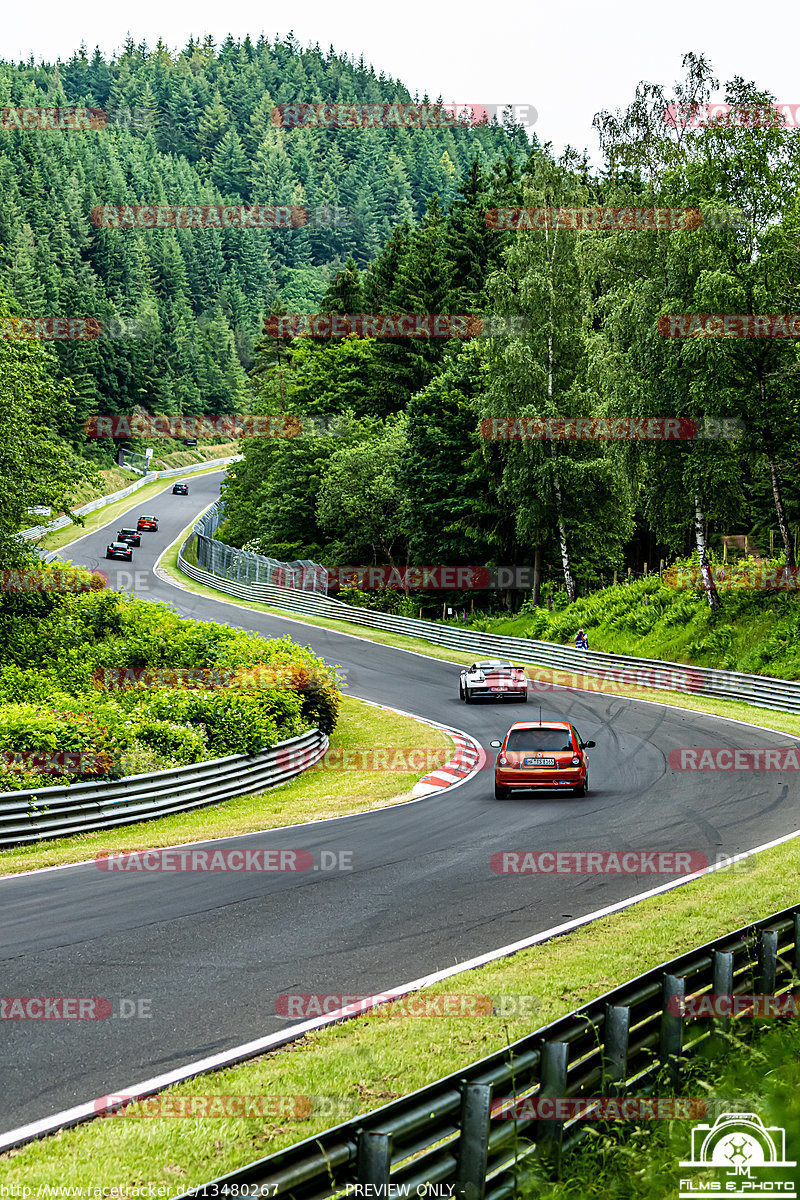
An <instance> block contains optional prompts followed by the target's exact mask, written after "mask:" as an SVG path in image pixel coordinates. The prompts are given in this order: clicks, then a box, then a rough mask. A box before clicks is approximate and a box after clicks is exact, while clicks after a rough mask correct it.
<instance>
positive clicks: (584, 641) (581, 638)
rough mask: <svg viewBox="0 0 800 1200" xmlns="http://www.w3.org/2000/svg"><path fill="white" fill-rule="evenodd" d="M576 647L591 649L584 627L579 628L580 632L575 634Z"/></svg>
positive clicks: (577, 648) (578, 648)
mask: <svg viewBox="0 0 800 1200" xmlns="http://www.w3.org/2000/svg"><path fill="white" fill-rule="evenodd" d="M575 649H576V650H588V649H589V639H588V637H587V636H586V634H585V633H584V631H583V630H582V629H579V630H578V632H577V633H576V634H575Z"/></svg>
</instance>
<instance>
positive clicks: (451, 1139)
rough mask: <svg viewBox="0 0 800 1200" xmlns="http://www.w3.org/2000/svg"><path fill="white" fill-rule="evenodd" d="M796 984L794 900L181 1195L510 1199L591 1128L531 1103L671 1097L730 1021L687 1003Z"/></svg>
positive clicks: (799, 917) (722, 1045)
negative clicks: (708, 1016)
mask: <svg viewBox="0 0 800 1200" xmlns="http://www.w3.org/2000/svg"><path fill="white" fill-rule="evenodd" d="M798 977H800V905H794V906H792V907H791V908H786V909H784V910H783V911H781V912H779V913H775V914H774V915H773V916H771V917H767V918H765V919H764V920H761V921H758V922H757V923H754V924H753V925H748V926H745V927H743V928H742V929H738V930H736V932H734V933H730V934H727V935H725V936H724V937H721V938H718V939H717V940H716V941H713V942H708V943H706V945H704V946H700V947H698V948H696V949H694V950H690V951H689V952H688V953H686V954H683V955H681V956H679V957H678V958H674V959H671V960H670V961H669V962H666V963H662V964H661V966H659V967H656V968H654V969H653V970H651V971H647V972H646V973H645V974H643V975H639V976H638V977H637V978H636V979H632V980H629V981H628V982H627V983H625V984H623V985H622V986H621V987H618V988H614V990H613V991H610V992H606V994H605V995H603V996H600V997H599V998H598V999H596V1000H592V1001H591V1002H590V1003H589V1004H586V1005H584V1006H583V1007H582V1008H579V1009H576V1010H575V1011H574V1012H571V1013H569V1014H568V1015H567V1016H565V1017H561V1018H560V1019H559V1020H557V1021H554V1022H552V1024H550V1025H546V1026H544V1027H543V1028H541V1029H537V1030H535V1031H534V1032H533V1033H530V1034H527V1035H526V1036H525V1037H523V1038H520V1039H519V1040H518V1041H516V1042H514V1043H512V1044H511V1045H510V1046H507V1047H504V1048H503V1049H502V1050H498V1051H495V1052H494V1053H493V1054H490V1055H488V1056H487V1057H486V1058H482V1059H480V1060H479V1061H478V1062H474V1063H472V1064H470V1065H469V1066H468V1067H465V1068H463V1069H461V1070H459V1071H456V1072H454V1073H453V1074H452V1075H448V1076H446V1077H445V1078H443V1079H439V1080H437V1081H436V1082H435V1083H431V1084H428V1085H427V1086H426V1087H423V1088H420V1089H419V1090H418V1091H416V1092H413V1093H411V1094H410V1095H408V1096H404V1097H402V1098H401V1099H399V1100H394V1101H392V1102H391V1103H390V1104H386V1105H384V1106H383V1107H382V1108H379V1109H375V1110H373V1111H372V1112H369V1113H364V1114H362V1115H360V1116H357V1117H354V1118H353V1119H352V1120H349V1121H345V1122H344V1123H343V1124H340V1125H337V1126H336V1127H335V1128H333V1129H328V1130H326V1131H325V1132H323V1133H319V1134H316V1135H314V1136H313V1137H310V1138H306V1139H305V1140H304V1141H302V1142H299V1143H298V1144H296V1145H294V1146H291V1147H289V1148H288V1149H286V1150H280V1151H278V1152H277V1153H275V1154H270V1155H269V1156H268V1157H266V1158H262V1159H259V1160H258V1161H257V1162H253V1163H250V1164H248V1165H247V1166H245V1167H242V1168H240V1169H239V1170H236V1171H233V1172H231V1173H230V1174H227V1175H224V1176H222V1177H220V1178H218V1179H215V1180H213V1181H212V1182H210V1183H207V1184H204V1185H203V1186H202V1187H200V1188H197V1189H195V1190H192V1191H190V1192H187V1193H186V1197H203V1200H213V1198H214V1197H217V1196H226V1197H230V1196H231V1195H233V1196H236V1195H242V1194H249V1195H250V1196H255V1195H264V1196H269V1197H271V1198H272V1197H276V1196H277V1197H281V1198H285V1200H324V1198H326V1197H330V1196H335V1195H337V1194H338V1193H341V1192H343V1191H344V1189H345V1188H347V1187H348V1185H349V1186H350V1187H352V1186H353V1185H373V1187H376V1188H377V1189H378V1190H375V1191H371V1192H361V1195H373V1196H377V1197H384V1198H385V1197H387V1196H389V1195H391V1194H392V1193H391V1192H389V1191H388V1187H389V1185H391V1186H392V1188H393V1190H394V1189H403V1190H394V1194H395V1195H401V1196H402V1195H406V1196H414V1195H416V1191H415V1189H416V1188H417V1187H420V1188H422V1187H424V1185H428V1184H441V1183H455V1184H456V1185H457V1190H456V1192H455V1194H456V1195H459V1196H462V1197H465V1200H484V1198H485V1200H506V1198H507V1197H510V1196H512V1195H513V1194H514V1191H515V1183H516V1181H517V1180H518V1178H519V1177H520V1175H521V1174H522V1172H523V1171H524V1170H525V1169H526V1167H529V1166H530V1165H531V1163H532V1160H533V1159H535V1158H539V1159H540V1161H542V1163H543V1165H546V1164H547V1163H548V1161H553V1160H555V1161H557V1160H558V1157H559V1155H560V1154H561V1152H562V1151H564V1150H566V1149H569V1148H571V1147H572V1146H574V1145H575V1143H576V1142H577V1141H578V1140H579V1139H580V1138H581V1136H582V1134H583V1132H584V1129H585V1127H586V1121H585V1120H581V1119H580V1118H579V1117H572V1118H570V1119H566V1120H545V1119H541V1118H540V1117H537V1116H536V1115H535V1111H536V1101H538V1100H542V1099H546V1098H549V1097H573V1098H577V1099H580V1098H582V1097H585V1098H591V1099H594V1098H596V1097H598V1096H601V1095H609V1096H618V1097H623V1096H648V1095H652V1092H653V1089H654V1087H656V1086H657V1085H659V1086H660V1088H661V1090H660V1094H662V1095H663V1094H670V1093H671V1092H672V1091H674V1090H675V1089H676V1088H677V1087H678V1086H679V1084H680V1081H681V1076H682V1072H683V1067H684V1064H685V1060H686V1059H688V1058H689V1057H690V1056H691V1055H693V1054H694V1053H696V1052H697V1050H698V1049H699V1048H700V1047H703V1049H704V1052H706V1053H708V1055H709V1057H710V1058H713V1057H715V1056H717V1055H719V1054H720V1052H723V1053H724V1051H725V1050H726V1049H727V1048H728V1044H727V1042H726V1040H725V1037H724V1036H720V1034H723V1035H724V1034H725V1033H727V1031H728V1030H729V1028H730V1025H731V1019H730V1018H724V1019H718V1020H717V1021H715V1022H712V1021H710V1020H696V1021H694V1022H693V1023H687V1022H686V1021H685V1019H684V1018H682V1016H680V1015H678V1014H679V1013H680V1012H681V1005H682V1002H683V1001H684V1000H685V999H686V998H688V997H694V996H702V995H706V994H709V993H711V994H715V995H720V994H723V995H730V994H733V995H752V994H756V995H761V994H764V995H783V994H786V993H788V992H790V991H791V990H792V989H793V986H794V985H795V984H796V981H797V979H798ZM511 1098H516V1099H518V1100H530V1101H531V1102H532V1103H530V1104H529V1105H528V1111H527V1113H526V1112H525V1106H524V1105H522V1106H521V1107H520V1108H517V1109H512V1110H511V1111H515V1112H517V1113H519V1117H518V1119H498V1118H497V1116H496V1106H497V1107H500V1108H501V1105H500V1102H501V1101H505V1100H507V1099H511ZM501 1110H502V1108H501ZM506 1111H508V1109H507V1110H506ZM592 1124H593V1125H596V1121H593V1122H592ZM237 1185H238V1187H237ZM242 1185H247V1187H248V1191H247V1193H242V1191H241V1187H242ZM406 1188H407V1189H408V1190H405V1189H406ZM259 1189H261V1190H260V1191H259ZM186 1197H182V1198H181V1200H186Z"/></svg>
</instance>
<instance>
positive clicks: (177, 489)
mask: <svg viewBox="0 0 800 1200" xmlns="http://www.w3.org/2000/svg"><path fill="white" fill-rule="evenodd" d="M172 494H173V496H188V495H189V485H188V483H176V484H173V487H172Z"/></svg>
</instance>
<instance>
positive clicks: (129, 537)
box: [117, 529, 142, 546]
mask: <svg viewBox="0 0 800 1200" xmlns="http://www.w3.org/2000/svg"><path fill="white" fill-rule="evenodd" d="M117 541H118V542H127V543H128V545H129V546H141V544H142V535H141V534H140V533H139V531H138V529H118V530H117Z"/></svg>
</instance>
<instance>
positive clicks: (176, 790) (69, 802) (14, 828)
mask: <svg viewBox="0 0 800 1200" xmlns="http://www.w3.org/2000/svg"><path fill="white" fill-rule="evenodd" d="M327 748H328V738H327V736H326V735H325V734H324V733H321V732H320V731H319V730H318V729H311V730H309V731H308V732H307V733H303V734H301V735H300V737H296V738H289V739H287V740H286V741H283V742H278V743H277V744H276V745H275V746H273V747H272V748H271V749H270V750H265V751H264V752H263V753H261V754H233V755H230V756H228V757H227V758H214V759H211V761H210V762H202V763H193V764H191V765H190V766H188V767H175V768H173V769H171V770H168V771H154V772H152V773H151V774H149V775H131V776H129V777H127V778H126V779H117V780H114V781H113V782H112V783H78V784H70V785H67V786H63V787H45V788H37V789H34V790H31V791H24V792H22V791H20V792H3V793H0V847H4V846H16V845H19V844H20V843H23V842H37V841H40V840H41V839H42V838H51V837H65V836H66V835H67V834H70V833H88V832H90V831H91V830H95V829H111V828H113V827H114V826H116V825H130V824H132V823H133V822H135V821H146V820H149V819H150V818H151V817H165V816H168V815H169V814H170V813H175V812H186V811H187V810H188V809H192V808H202V807H204V806H205V805H207V804H216V803H217V802H218V801H220V800H229V799H230V798H231V797H232V796H245V795H247V794H248V793H249V792H255V791H261V790H264V789H266V788H271V787H275V786H276V784H279V783H285V782H286V781H287V780H289V779H294V778H295V776H297V775H299V774H300V772H301V771H304V770H306V769H307V768H308V767H310V766H312V765H313V764H314V763H316V762H318V761H319V760H320V759H321V758H322V757H323V755H324V754H325V751H326V750H327ZM295 754H296V756H297V759H296V762H293V761H292V759H293V757H294V755H295Z"/></svg>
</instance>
